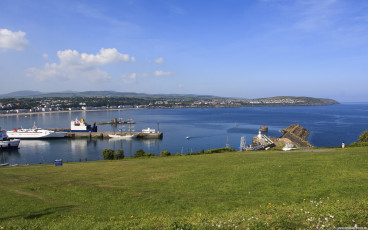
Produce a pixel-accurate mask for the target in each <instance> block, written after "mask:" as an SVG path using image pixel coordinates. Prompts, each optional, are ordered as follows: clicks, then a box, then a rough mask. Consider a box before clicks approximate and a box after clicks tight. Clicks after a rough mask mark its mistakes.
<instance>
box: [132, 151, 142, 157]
mask: <svg viewBox="0 0 368 230" xmlns="http://www.w3.org/2000/svg"><path fill="white" fill-rule="evenodd" d="M143 156H144V150H143V149H138V150H137V151H136V152H135V154H134V157H143Z"/></svg>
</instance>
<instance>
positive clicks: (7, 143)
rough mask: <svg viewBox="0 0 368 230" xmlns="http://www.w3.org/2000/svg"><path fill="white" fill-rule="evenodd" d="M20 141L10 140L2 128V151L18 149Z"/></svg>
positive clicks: (0, 141) (0, 134)
mask: <svg viewBox="0 0 368 230" xmlns="http://www.w3.org/2000/svg"><path fill="white" fill-rule="evenodd" d="M19 143H20V139H10V138H9V137H8V135H7V134H6V131H5V130H2V129H1V128H0V149H17V148H18V146H19Z"/></svg>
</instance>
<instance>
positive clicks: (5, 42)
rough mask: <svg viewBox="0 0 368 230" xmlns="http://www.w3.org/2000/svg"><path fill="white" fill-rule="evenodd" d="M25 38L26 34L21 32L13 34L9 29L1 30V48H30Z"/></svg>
mask: <svg viewBox="0 0 368 230" xmlns="http://www.w3.org/2000/svg"><path fill="white" fill-rule="evenodd" d="M25 36H26V33H25V32H23V31H20V30H19V31H17V32H13V31H11V30H8V29H0V48H5V49H14V50H24V49H25V48H27V46H28V40H27V39H25Z"/></svg>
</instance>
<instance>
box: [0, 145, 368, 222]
mask: <svg viewBox="0 0 368 230" xmlns="http://www.w3.org/2000/svg"><path fill="white" fill-rule="evenodd" d="M0 184H1V187H0V197H1V199H0V227H4V229H12V228H22V229H27V228H28V229H37V228H40V229H41V228H42V229H44V228H51V229H127V228H134V229H136V228H139V229H153V228H156V229H191V228H195V229H219V228H220V229H233V228H240V229H244V228H248V227H249V228H251V229H260V228H279V229H280V228H281V229H293V228H317V227H318V228H326V229H331V228H333V226H335V227H347V226H368V198H367V189H368V148H367V147H360V148H348V149H345V150H342V149H336V150H330V151H323V152H318V151H315V152H253V153H237V152H233V153H224V154H212V155H198V156H171V157H155V158H150V159H137V160H123V161H105V162H90V163H75V164H66V165H64V166H62V167H54V166H50V165H41V166H27V167H19V168H0Z"/></svg>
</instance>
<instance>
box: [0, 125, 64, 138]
mask: <svg viewBox="0 0 368 230" xmlns="http://www.w3.org/2000/svg"><path fill="white" fill-rule="evenodd" d="M6 133H7V135H8V137H9V138H18V139H46V138H63V137H65V135H66V132H57V131H52V130H47V129H41V128H38V127H36V126H33V128H31V129H23V128H19V129H14V130H12V131H7V132H6Z"/></svg>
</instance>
